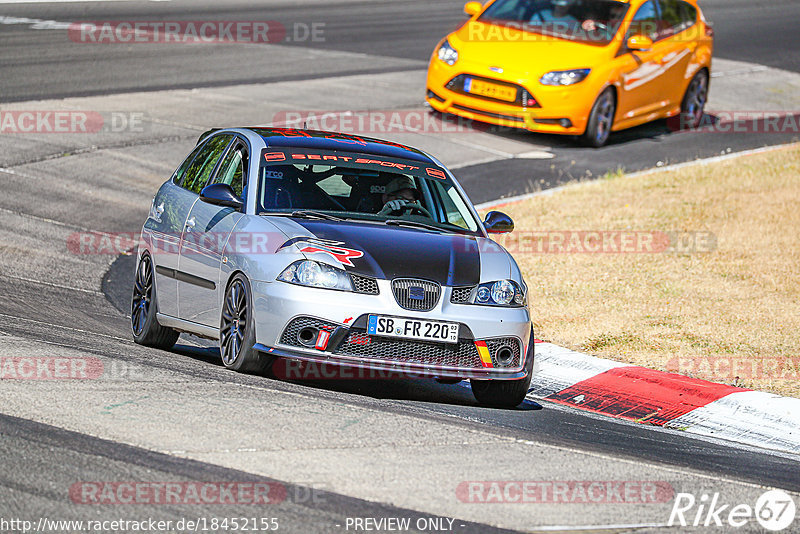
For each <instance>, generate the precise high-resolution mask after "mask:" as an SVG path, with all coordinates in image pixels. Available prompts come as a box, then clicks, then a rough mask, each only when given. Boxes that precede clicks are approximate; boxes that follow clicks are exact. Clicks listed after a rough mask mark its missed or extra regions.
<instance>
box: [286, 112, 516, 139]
mask: <svg viewBox="0 0 800 534" xmlns="http://www.w3.org/2000/svg"><path fill="white" fill-rule="evenodd" d="M519 116H520V118H522V117H523V115H522V114H520V115H519ZM272 124H274V125H276V126H289V127H294V128H301V127H302V128H308V129H309V130H320V131H327V132H341V133H346V134H354V135H383V134H389V133H403V132H421V133H437V134H454V133H476V132H487V131H501V130H504V129H506V128H503V127H501V126H495V125H492V124H487V123H484V122H480V121H474V120H472V119H467V118H464V117H459V116H457V115H450V114H443V115H439V114H434V113H431V112H430V111H427V110H424V109H411V110H398V109H373V110H288V111H279V112H277V113H275V115H273V116H272Z"/></svg>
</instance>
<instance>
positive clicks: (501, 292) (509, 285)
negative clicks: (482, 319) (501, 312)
mask: <svg viewBox="0 0 800 534" xmlns="http://www.w3.org/2000/svg"><path fill="white" fill-rule="evenodd" d="M475 304H483V305H485V306H508V307H521V306H524V305H525V294H524V293H523V292H522V288H520V287H519V285H518V284H517V283H516V282H514V281H513V280H498V281H497V282H487V283H485V284H481V285H479V286H478V290H477V291H476V292H475Z"/></svg>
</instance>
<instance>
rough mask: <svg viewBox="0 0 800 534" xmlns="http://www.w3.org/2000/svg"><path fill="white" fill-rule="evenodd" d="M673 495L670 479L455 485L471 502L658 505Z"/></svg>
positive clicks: (463, 498) (463, 499) (458, 494)
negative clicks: (664, 480)
mask: <svg viewBox="0 0 800 534" xmlns="http://www.w3.org/2000/svg"><path fill="white" fill-rule="evenodd" d="M674 494H675V491H674V489H673V487H672V485H671V484H669V483H668V482H660V481H641V480H481V481H464V482H461V483H460V484H459V485H458V486H457V487H456V498H457V499H458V500H459V501H461V502H463V503H470V504H498V503H505V504H508V503H511V504H589V503H595V504H658V503H666V502H669V501H671V500H672V497H673V495H674Z"/></svg>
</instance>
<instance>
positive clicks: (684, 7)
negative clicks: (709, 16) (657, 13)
mask: <svg viewBox="0 0 800 534" xmlns="http://www.w3.org/2000/svg"><path fill="white" fill-rule="evenodd" d="M659 4H660V7H661V25H660V31H659V37H660V38H664V37H669V36H671V35H675V34H676V33H680V32H682V31H683V30H685V29H686V28H688V27H689V26H691V25H692V24H694V23H695V20H697V10H696V9H695V7H694V6H692V5H690V4H687V3H686V2H682V1H681V0H659Z"/></svg>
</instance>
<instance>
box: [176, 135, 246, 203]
mask: <svg viewBox="0 0 800 534" xmlns="http://www.w3.org/2000/svg"><path fill="white" fill-rule="evenodd" d="M232 137H233V136H232V135H230V134H223V135H217V136H214V137H212V138H211V139H209V140H208V141H207V142H206V144H205V145H203V148H202V150H200V152H198V153H197V156H196V157H195V158H194V161H192V164H191V165H189V168H188V169H187V170H186V175H185V176H184V178H183V182H182V183H181V187H183V188H184V189H188V190H189V191H191V192H193V193H197V194H200V190H202V189H203V186H205V185H206V182H208V179H209V177H210V176H211V172H212V171H213V170H214V166H216V164H217V162H218V161H219V158H221V157H222V153H223V152H224V151H225V147H227V146H228V143H230V141H231V138H232Z"/></svg>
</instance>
